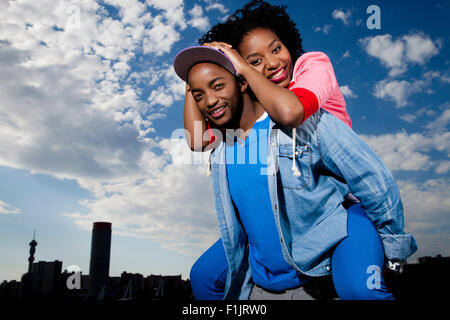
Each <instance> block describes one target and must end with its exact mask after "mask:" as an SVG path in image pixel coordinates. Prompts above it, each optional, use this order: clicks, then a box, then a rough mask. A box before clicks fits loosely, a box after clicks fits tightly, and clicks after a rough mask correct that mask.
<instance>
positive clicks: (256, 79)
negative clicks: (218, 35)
mask: <svg viewBox="0 0 450 320" xmlns="http://www.w3.org/2000/svg"><path fill="white" fill-rule="evenodd" d="M205 45H209V46H212V47H214V48H216V49H219V50H221V51H222V52H224V53H225V54H226V55H227V57H228V58H229V59H230V60H231V62H232V63H233V65H234V67H235V69H236V71H237V73H238V74H240V75H241V76H242V77H244V78H245V80H246V81H247V82H248V84H249V86H250V88H251V90H252V91H253V93H254V94H255V96H256V98H257V99H258V101H259V102H260V103H261V105H262V107H263V108H264V110H265V111H266V112H267V113H268V114H269V116H270V117H271V118H272V119H273V120H274V121H275V122H277V123H280V124H283V125H285V126H287V127H290V128H296V127H298V126H299V125H300V124H301V123H302V122H303V119H304V116H305V112H304V108H303V106H302V104H301V102H300V100H299V99H298V97H297V96H296V95H295V93H293V92H292V91H290V90H289V89H287V88H283V87H280V86H278V85H276V84H274V83H273V82H271V81H270V80H269V79H267V78H266V77H264V75H262V74H261V73H260V72H258V71H257V70H255V69H254V68H253V67H252V66H250V65H249V64H248V63H247V61H245V60H244V59H243V58H242V57H241V56H240V55H239V53H238V52H237V51H236V50H234V49H232V48H231V46H230V45H229V44H226V43H222V42H213V43H209V44H205Z"/></svg>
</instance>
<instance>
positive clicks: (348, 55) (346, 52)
mask: <svg viewBox="0 0 450 320" xmlns="http://www.w3.org/2000/svg"><path fill="white" fill-rule="evenodd" d="M349 57H350V51H349V50H347V51H345V52H344V54H343V55H342V57H341V60H342V59H345V58H349Z"/></svg>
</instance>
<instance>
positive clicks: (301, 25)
mask: <svg viewBox="0 0 450 320" xmlns="http://www.w3.org/2000/svg"><path fill="white" fill-rule="evenodd" d="M269 2H270V3H272V4H284V5H286V6H287V12H288V13H289V15H290V16H291V17H292V19H293V20H294V21H295V22H296V24H297V27H298V29H299V31H300V34H301V36H302V39H303V42H302V44H303V47H304V49H305V51H309V52H311V51H321V52H324V53H326V54H327V55H328V57H329V58H330V61H331V62H332V64H333V67H334V71H335V74H336V77H337V80H338V83H339V86H340V89H341V91H342V93H343V94H344V96H345V100H346V104H347V110H348V113H349V115H350V117H351V119H352V127H353V129H354V131H355V132H356V133H357V134H359V135H360V136H361V137H362V138H363V140H365V141H366V142H367V143H368V144H369V145H370V147H371V148H373V149H374V151H375V152H376V153H377V154H378V155H379V156H380V157H381V159H382V160H383V161H384V162H385V163H386V164H387V166H388V167H389V168H390V169H391V171H392V173H393V175H394V177H395V179H396V181H397V183H398V185H399V188H400V192H401V196H402V200H403V204H404V208H405V231H406V232H411V233H412V234H413V235H414V237H415V239H416V240H417V243H418V251H417V252H416V253H415V254H414V255H413V256H411V257H410V261H415V260H416V259H417V258H418V257H422V256H436V255H437V254H442V255H443V256H450V224H449V220H448V216H449V214H450V183H449V180H450V179H449V178H450V160H449V154H450V130H449V123H450V99H449V98H450V97H449V94H448V93H449V86H450V60H449V58H448V57H449V56H450V46H449V41H450V37H449V34H448V26H447V24H448V22H447V20H448V18H447V15H448V12H450V3H449V2H448V1H443V0H442V1H438V0H434V1H413V2H407V1H394V2H392V1H385V0H383V1H377V2H374V3H366V2H361V1H350V0H342V1H338V2H336V1H331V0H323V1H313V2H311V1H279V0H274V1H269ZM372 4H374V5H377V6H378V7H379V9H380V19H381V20H380V21H381V23H380V26H379V27H380V28H379V29H376V28H375V29H370V28H369V27H368V24H367V22H368V19H369V17H370V16H371V13H370V12H369V13H368V12H367V11H368V7H369V5H372ZM242 5H243V2H242V1H237V0H230V1H222V0H164V1H163V0H127V1H117V0H105V1H94V0H89V1H83V2H77V1H72V0H61V1H31V0H29V1H21V2H18V1H3V2H0V68H1V70H2V72H1V74H0V254H1V255H2V258H1V259H0V279H2V280H13V279H20V276H21V274H22V272H23V270H26V269H27V260H26V259H27V257H28V256H27V253H28V251H27V250H28V249H27V248H26V247H25V246H24V244H28V243H29V242H30V239H31V237H32V235H33V230H36V238H37V241H38V242H39V245H38V247H37V252H36V256H35V258H36V259H37V260H42V261H53V260H55V258H56V257H57V258H58V259H59V260H61V261H63V266H62V267H63V269H64V268H67V267H68V266H71V265H76V266H79V268H80V269H81V271H82V272H83V274H86V273H88V272H89V271H88V270H89V258H90V257H89V255H88V254H87V253H88V252H89V250H90V245H91V242H90V241H91V239H90V235H91V227H92V223H93V222H94V221H109V222H111V223H112V224H113V226H114V230H113V233H112V236H111V259H110V261H111V265H110V274H113V275H120V274H121V272H122V271H123V270H127V271H129V272H131V273H140V274H181V275H182V277H183V278H184V279H187V278H189V270H190V267H191V266H192V265H193V263H194V262H195V261H196V259H197V258H198V257H199V256H200V255H201V253H202V252H203V251H204V250H206V249H207V248H208V247H209V246H210V245H211V244H212V243H214V242H215V241H216V240H217V239H218V238H219V236H220V234H219V228H218V224H217V221H216V213H215V206H214V193H213V190H212V189H213V188H212V183H211V178H210V177H208V176H207V174H206V169H207V165H206V163H200V164H184V160H185V157H186V155H187V154H186V153H184V154H183V153H182V152H178V153H177V152H176V151H177V150H178V151H180V150H181V151H186V149H187V147H186V145H185V142H184V140H183V137H178V139H174V137H173V133H174V132H175V131H176V130H177V129H181V128H183V99H184V83H183V82H182V81H181V80H179V79H178V78H177V77H176V75H175V73H174V71H173V68H172V63H173V59H174V57H175V55H176V53H177V52H178V51H179V50H181V49H183V48H185V47H188V46H191V45H195V44H197V43H198V42H197V40H198V39H199V38H200V37H201V36H202V35H203V34H204V33H205V32H206V31H207V30H208V29H209V28H210V27H211V26H213V25H214V24H216V23H217V22H219V21H223V19H224V18H226V16H227V15H229V14H231V13H233V12H234V10H236V9H237V8H240V7H241V6H242ZM200 156H203V157H204V158H207V154H204V155H200Z"/></svg>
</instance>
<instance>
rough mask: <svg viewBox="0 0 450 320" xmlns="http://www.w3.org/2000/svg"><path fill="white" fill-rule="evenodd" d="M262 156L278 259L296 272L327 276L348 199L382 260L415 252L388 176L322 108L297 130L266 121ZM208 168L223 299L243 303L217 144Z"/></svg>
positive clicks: (237, 227) (242, 257) (243, 270)
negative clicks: (357, 206) (374, 234)
mask: <svg viewBox="0 0 450 320" xmlns="http://www.w3.org/2000/svg"><path fill="white" fill-rule="evenodd" d="M293 135H294V136H295V139H294V140H293V139H292V137H293ZM267 150H268V154H267V172H266V173H265V174H267V179H268V186H269V193H270V201H271V204H272V211H273V215H274V218H275V223H276V227H277V230H278V234H279V239H280V243H281V248H282V253H283V256H284V258H285V259H286V261H287V262H288V263H289V264H290V265H291V266H292V267H293V268H294V269H295V270H297V272H299V273H302V274H306V275H309V276H313V277H317V276H324V275H329V274H330V273H331V254H332V249H333V247H334V246H335V245H336V244H338V243H339V242H340V241H341V240H342V239H343V238H345V237H346V235H347V211H346V210H345V209H344V207H343V206H342V203H343V201H344V198H345V196H346V195H347V194H348V193H352V194H353V195H354V196H355V197H357V198H358V199H359V200H360V201H361V204H362V206H363V208H364V209H365V211H366V213H367V215H368V217H369V218H370V220H371V221H372V222H373V223H374V225H375V227H376V229H377V231H378V233H379V235H380V238H381V241H382V243H383V248H384V252H385V255H386V257H387V259H406V258H407V257H409V256H410V255H412V254H413V253H414V252H415V251H416V250H417V245H416V242H415V240H414V237H413V236H412V235H411V234H410V233H405V232H404V231H403V206H402V202H401V199H400V193H399V189H398V186H397V184H396V183H395V181H394V178H393V176H392V174H391V172H390V171H389V169H388V168H387V167H386V166H385V164H384V163H383V162H382V161H381V160H380V159H379V157H378V156H377V155H376V154H375V153H374V152H373V151H372V150H371V149H370V148H369V147H368V146H367V145H366V144H365V143H364V142H363V141H362V140H361V138H359V137H358V135H356V134H355V133H354V132H353V131H352V130H351V129H350V128H349V127H347V126H346V125H345V124H344V123H343V122H342V121H340V120H338V119H337V118H336V117H334V116H332V115H331V114H329V113H328V112H327V111H324V110H322V109H321V110H319V111H318V112H316V113H315V114H313V115H312V116H310V117H309V118H308V119H307V120H306V121H305V122H304V123H302V124H301V125H300V126H299V127H297V128H296V130H291V129H290V128H287V127H284V126H282V125H280V124H277V123H274V122H273V121H272V120H271V122H270V131H269V146H268V148H267ZM293 159H294V160H293ZM293 162H294V164H295V166H294V167H293V165H292V163H293ZM211 170H212V177H213V185H214V192H215V205H216V212H217V217H218V222H219V228H220V231H221V236H222V241H223V245H224V249H225V253H226V256H227V260H228V264H229V268H228V274H227V280H226V283H225V299H248V297H249V295H250V291H251V288H252V283H251V280H250V279H251V271H250V267H249V262H248V242H247V237H246V233H245V231H244V229H243V227H242V225H241V223H240V222H239V217H238V214H237V212H236V208H235V207H234V206H233V202H232V200H231V197H230V192H229V188H228V180H227V172H226V163H225V143H223V142H221V143H220V144H219V145H218V146H217V147H216V149H214V150H213V152H212V153H211Z"/></svg>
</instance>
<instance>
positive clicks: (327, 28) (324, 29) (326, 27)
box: [314, 24, 333, 34]
mask: <svg viewBox="0 0 450 320" xmlns="http://www.w3.org/2000/svg"><path fill="white" fill-rule="evenodd" d="M332 27H333V25H331V24H325V25H324V26H322V27H320V26H317V27H315V28H314V32H321V31H322V32H323V33H324V34H328V33H329V32H330V30H331V28H332Z"/></svg>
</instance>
